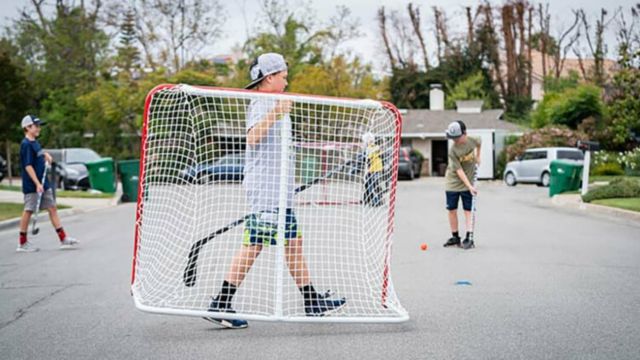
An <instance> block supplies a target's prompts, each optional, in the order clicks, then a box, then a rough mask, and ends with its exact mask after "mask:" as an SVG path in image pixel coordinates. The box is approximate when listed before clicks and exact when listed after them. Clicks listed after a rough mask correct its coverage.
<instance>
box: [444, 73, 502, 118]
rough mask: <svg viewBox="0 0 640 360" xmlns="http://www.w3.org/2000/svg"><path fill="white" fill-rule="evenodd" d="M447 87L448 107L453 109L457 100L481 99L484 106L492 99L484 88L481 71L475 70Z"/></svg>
mask: <svg viewBox="0 0 640 360" xmlns="http://www.w3.org/2000/svg"><path fill="white" fill-rule="evenodd" d="M449 88H451V91H449V94H448V96H447V97H446V107H447V108H448V109H455V108H456V101H458V100H483V101H484V104H485V106H487V105H490V104H491V103H492V99H491V97H490V96H489V95H488V94H487V92H486V89H485V79H484V76H483V75H482V72H476V73H475V74H473V75H471V76H469V77H467V78H466V79H463V80H461V81H460V82H458V83H457V84H455V85H453V86H449Z"/></svg>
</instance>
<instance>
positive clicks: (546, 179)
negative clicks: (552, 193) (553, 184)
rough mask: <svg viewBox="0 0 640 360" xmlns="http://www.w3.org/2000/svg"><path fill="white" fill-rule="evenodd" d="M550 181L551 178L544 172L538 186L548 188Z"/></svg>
mask: <svg viewBox="0 0 640 360" xmlns="http://www.w3.org/2000/svg"><path fill="white" fill-rule="evenodd" d="M550 181H551V177H550V176H549V173H548V172H546V171H545V172H543V173H542V176H541V177H540V185H542V186H544V187H548V186H549V182H550Z"/></svg>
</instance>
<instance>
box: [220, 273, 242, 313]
mask: <svg viewBox="0 0 640 360" xmlns="http://www.w3.org/2000/svg"><path fill="white" fill-rule="evenodd" d="M237 290H238V287H237V286H235V285H233V284H232V283H230V282H228V281H227V280H225V281H223V282H222V288H221V289H220V293H219V294H218V296H217V297H216V298H217V299H218V301H219V302H220V305H221V306H223V307H225V308H228V307H230V306H231V299H233V295H235V294H236V291H237Z"/></svg>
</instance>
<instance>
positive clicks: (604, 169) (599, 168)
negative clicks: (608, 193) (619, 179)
mask: <svg viewBox="0 0 640 360" xmlns="http://www.w3.org/2000/svg"><path fill="white" fill-rule="evenodd" d="M591 174H592V175H596V176H601V175H624V170H623V169H622V166H620V164H618V163H613V162H610V163H602V164H599V165H596V166H594V167H593V168H592V169H591Z"/></svg>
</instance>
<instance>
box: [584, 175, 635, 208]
mask: <svg viewBox="0 0 640 360" xmlns="http://www.w3.org/2000/svg"><path fill="white" fill-rule="evenodd" d="M633 197H640V180H637V179H630V178H620V179H616V180H613V181H612V182H611V183H609V185H605V186H600V187H597V188H595V189H593V190H591V191H589V192H588V193H587V194H586V195H584V196H583V197H582V200H583V201H584V202H591V201H593V200H599V199H613V198H633Z"/></svg>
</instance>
